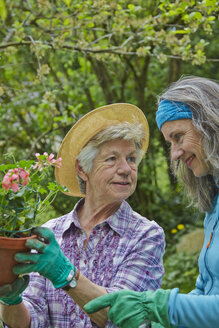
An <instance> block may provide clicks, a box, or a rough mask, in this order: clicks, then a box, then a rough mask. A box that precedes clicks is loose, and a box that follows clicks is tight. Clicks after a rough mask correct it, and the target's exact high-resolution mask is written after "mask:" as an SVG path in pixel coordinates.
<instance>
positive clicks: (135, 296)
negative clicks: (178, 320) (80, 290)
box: [84, 289, 173, 328]
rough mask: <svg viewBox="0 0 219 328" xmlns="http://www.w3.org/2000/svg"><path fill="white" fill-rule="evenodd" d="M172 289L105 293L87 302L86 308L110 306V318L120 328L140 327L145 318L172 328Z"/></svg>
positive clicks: (88, 309) (87, 310) (166, 327)
mask: <svg viewBox="0 0 219 328" xmlns="http://www.w3.org/2000/svg"><path fill="white" fill-rule="evenodd" d="M169 294H170V290H163V289H158V290H156V291H146V292H135V291H132V290H125V289H123V290H121V291H119V292H115V293H110V294H107V295H103V296H100V297H98V298H97V299H94V300H92V301H90V302H89V303H87V304H86V305H85V306H84V309H85V311H86V312H87V313H93V312H96V311H99V310H101V309H102V308H105V307H107V306H110V309H109V312H108V318H109V319H110V320H111V321H112V322H113V323H114V324H115V325H116V326H117V327H120V328H127V327H128V328H138V327H139V326H140V325H141V324H142V323H143V322H144V321H145V320H149V321H154V322H158V323H160V324H162V325H163V326H164V327H165V328H171V327H173V326H171V324H170V322H169V318H168V298H169Z"/></svg>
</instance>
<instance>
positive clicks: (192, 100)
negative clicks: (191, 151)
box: [158, 76, 219, 211]
mask: <svg viewBox="0 0 219 328" xmlns="http://www.w3.org/2000/svg"><path fill="white" fill-rule="evenodd" d="M163 99H167V100H172V101H179V102H183V103H185V104H187V105H188V106H189V107H190V109H191V112H192V123H193V125H194V127H195V129H196V130H197V131H198V132H199V133H200V134H201V136H202V141H203V147H204V152H205V155H206V161H208V162H209V163H210V165H211V167H212V168H213V174H212V175H210V174H209V175H206V176H202V177H195V176H194V174H193V172H192V171H191V170H190V169H189V168H188V167H187V166H186V165H185V164H184V163H180V164H179V169H178V170H177V165H176V164H173V163H172V165H173V172H174V174H175V175H176V174H177V176H178V177H179V178H180V179H181V181H182V182H183V184H184V188H185V189H186V191H187V194H188V195H189V197H190V198H191V202H190V205H195V206H196V207H198V208H199V209H201V210H203V211H211V209H212V202H213V199H214V197H215V195H216V193H217V192H218V190H217V185H216V182H219V147H218V145H219V85H218V83H217V82H216V81H213V80H210V79H206V78H202V77H196V76H186V77H182V78H181V79H179V80H178V81H177V82H175V83H173V84H172V85H171V86H170V87H169V88H168V89H167V90H166V91H165V92H164V93H163V94H162V95H160V96H159V98H158V102H160V101H161V100H163Z"/></svg>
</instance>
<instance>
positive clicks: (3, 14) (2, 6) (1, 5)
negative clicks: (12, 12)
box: [0, 0, 7, 21]
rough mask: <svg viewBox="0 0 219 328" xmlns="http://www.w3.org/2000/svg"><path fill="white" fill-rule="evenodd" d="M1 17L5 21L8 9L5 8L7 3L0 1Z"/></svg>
mask: <svg viewBox="0 0 219 328" xmlns="http://www.w3.org/2000/svg"><path fill="white" fill-rule="evenodd" d="M0 16H1V19H2V20H3V21H4V20H5V18H6V17H7V9H6V7H5V1H4V0H0Z"/></svg>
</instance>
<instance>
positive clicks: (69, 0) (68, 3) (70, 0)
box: [62, 0, 72, 7]
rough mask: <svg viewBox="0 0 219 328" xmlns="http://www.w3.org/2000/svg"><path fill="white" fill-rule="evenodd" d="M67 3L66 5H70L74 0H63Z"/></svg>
mask: <svg viewBox="0 0 219 328" xmlns="http://www.w3.org/2000/svg"><path fill="white" fill-rule="evenodd" d="M62 1H63V2H64V3H65V4H66V6H68V7H69V6H70V4H71V2H72V0H62Z"/></svg>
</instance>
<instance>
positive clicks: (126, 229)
mask: <svg viewBox="0 0 219 328" xmlns="http://www.w3.org/2000/svg"><path fill="white" fill-rule="evenodd" d="M81 202H82V200H81V201H79V202H78V203H77V204H76V205H75V207H74V209H73V211H71V212H70V213H68V214H66V215H64V216H62V217H60V218H57V219H53V220H50V221H48V222H47V223H46V224H45V225H44V226H47V227H48V228H50V229H52V230H53V231H54V233H55V236H56V239H57V241H58V243H59V244H60V247H61V249H62V251H63V252H64V253H65V255H66V256H67V257H68V258H69V260H70V261H71V262H72V263H74V265H75V266H76V267H77V268H78V269H79V271H80V272H81V273H82V274H83V275H84V276H86V277H87V278H88V279H90V280H91V281H92V282H94V283H96V284H98V285H100V286H104V287H105V288H106V289H107V291H108V292H109V293H110V292H113V291H117V290H119V289H127V288H128V289H132V290H136V291H144V290H147V289H151V290H155V289H157V288H159V287H160V285H161V281H162V276H163V273H164V270H163V260H162V258H163V254H164V248H165V239H164V232H163V229H162V228H161V227H160V226H159V225H158V224H157V223H155V222H154V221H149V220H148V219H146V218H145V217H143V216H141V215H140V214H138V213H136V212H134V211H133V210H132V208H131V207H130V206H129V204H128V203H127V202H126V201H123V202H122V205H121V207H120V208H119V210H118V211H117V212H116V213H115V214H113V215H112V216H110V217H109V218H108V219H107V220H106V221H104V222H102V223H101V224H98V225H97V226H96V227H95V228H94V229H93V231H92V233H91V235H90V238H89V241H88V244H87V248H86V250H85V249H84V247H83V243H84V241H85V240H86V233H85V231H83V229H82V228H81V227H80V223H79V221H78V216H77V212H76V209H77V206H80V204H81ZM30 278H31V279H30V284H29V286H28V288H27V289H26V290H25V291H24V293H23V300H24V302H25V304H26V305H27V307H28V308H29V310H30V313H31V328H49V327H53V328H70V327H75V328H76V327H77V328H90V327H97V325H96V324H95V323H93V322H91V320H90V318H89V317H88V316H87V315H86V314H85V313H84V312H83V311H82V310H81V309H80V308H79V306H78V305H77V304H76V303H75V302H74V301H73V300H72V299H71V298H70V297H69V296H68V294H66V293H65V292H64V291H63V290H62V289H55V288H54V287H53V285H52V283H51V282H50V281H49V280H47V279H45V278H44V277H42V276H40V275H39V274H37V273H32V274H31V275H30ZM106 327H107V328H109V327H115V326H114V325H113V324H112V323H110V322H108V323H107V325H106Z"/></svg>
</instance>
